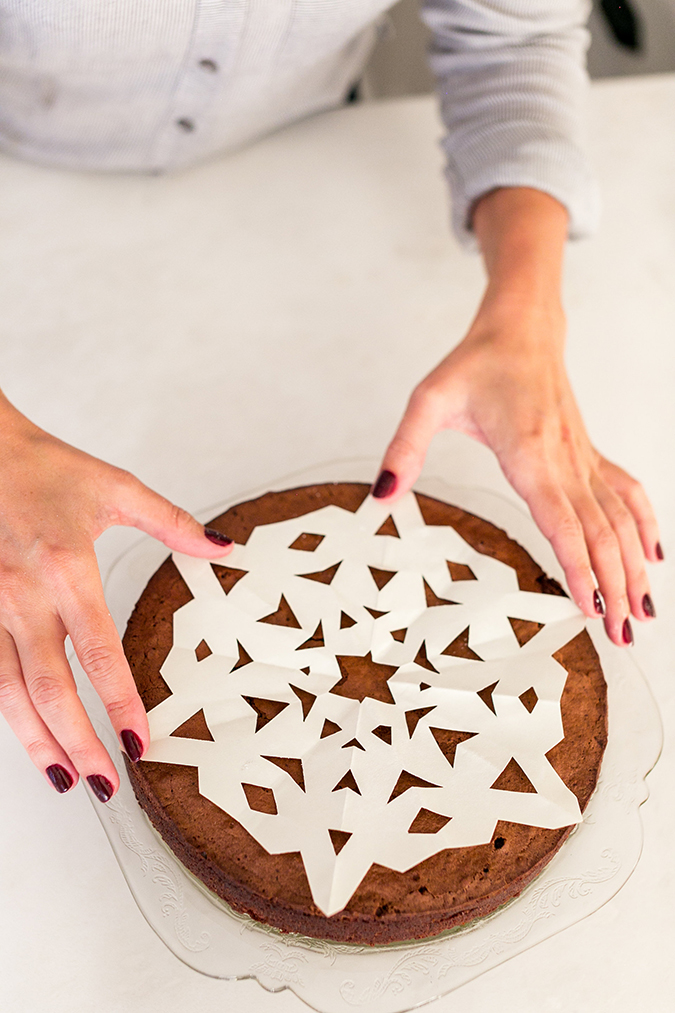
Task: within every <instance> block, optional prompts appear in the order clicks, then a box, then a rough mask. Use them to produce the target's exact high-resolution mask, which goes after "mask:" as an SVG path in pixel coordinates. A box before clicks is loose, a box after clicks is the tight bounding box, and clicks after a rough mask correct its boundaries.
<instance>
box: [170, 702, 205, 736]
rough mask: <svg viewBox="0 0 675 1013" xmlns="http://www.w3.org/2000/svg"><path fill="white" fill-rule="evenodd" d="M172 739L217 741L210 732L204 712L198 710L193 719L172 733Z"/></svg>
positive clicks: (189, 719)
mask: <svg viewBox="0 0 675 1013" xmlns="http://www.w3.org/2000/svg"><path fill="white" fill-rule="evenodd" d="M170 737H171V738H173V739H202V740H203V741H204V742H215V741H216V740H215V739H214V737H213V735H211V732H210V731H209V726H208V725H207V723H206V718H205V717H204V711H203V710H198V711H197V713H196V714H193V715H192V717H191V718H188V719H187V721H184V722H183V724H182V725H179V726H178V728H176V730H175V731H173V732H171V736H170Z"/></svg>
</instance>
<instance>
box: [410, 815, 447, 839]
mask: <svg viewBox="0 0 675 1013" xmlns="http://www.w3.org/2000/svg"><path fill="white" fill-rule="evenodd" d="M451 819H452V816H441V814H440V813H434V812H432V811H431V810H430V809H420V811H419V812H418V814H417V816H416V817H415V819H414V820H413V821H412V823H411V824H410V826H409V827H408V833H409V834H437V833H438V831H439V830H442V829H443V827H444V826H447V824H448V823H449V822H450V820H451Z"/></svg>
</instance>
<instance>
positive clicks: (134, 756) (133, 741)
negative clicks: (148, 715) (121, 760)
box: [120, 728, 143, 763]
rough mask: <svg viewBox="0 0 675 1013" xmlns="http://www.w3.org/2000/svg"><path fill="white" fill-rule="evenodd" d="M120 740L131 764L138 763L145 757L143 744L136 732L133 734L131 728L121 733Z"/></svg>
mask: <svg viewBox="0 0 675 1013" xmlns="http://www.w3.org/2000/svg"><path fill="white" fill-rule="evenodd" d="M120 738H121V740H122V745H123V746H124V748H125V750H126V754H127V756H128V757H129V759H130V760H131V762H132V763H138V761H139V760H140V758H141V756H142V755H143V744H142V742H141V740H140V739H139V737H138V735H136V732H132V730H131V728H125V729H124V731H123V732H120Z"/></svg>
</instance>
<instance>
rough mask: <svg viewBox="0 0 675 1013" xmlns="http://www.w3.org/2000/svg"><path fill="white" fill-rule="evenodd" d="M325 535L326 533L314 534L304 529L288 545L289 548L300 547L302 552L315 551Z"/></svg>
mask: <svg viewBox="0 0 675 1013" xmlns="http://www.w3.org/2000/svg"><path fill="white" fill-rule="evenodd" d="M325 537H326V536H325V535H312V534H310V533H309V531H303V532H302V534H301V535H298V537H297V538H296V539H295V541H294V542H291V544H290V545H289V546H288V547H289V549H299V550H300V551H301V552H314V550H315V549H318V547H319V546H320V545H321V543H322V541H323V540H324V538H325Z"/></svg>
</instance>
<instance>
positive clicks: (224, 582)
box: [211, 563, 248, 594]
mask: <svg viewBox="0 0 675 1013" xmlns="http://www.w3.org/2000/svg"><path fill="white" fill-rule="evenodd" d="M211 569H212V570H213V572H214V573H215V575H216V577H217V578H218V580H219V581H220V586H221V587H222V589H223V591H224V592H225V594H229V593H230V591H231V590H232V588H233V587H234V585H235V584H236V583H237V581H239V580H241V578H242V577H245V576H246V574H247V573H248V570H235V569H234V568H233V567H231V566H221V565H220V563H211Z"/></svg>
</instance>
